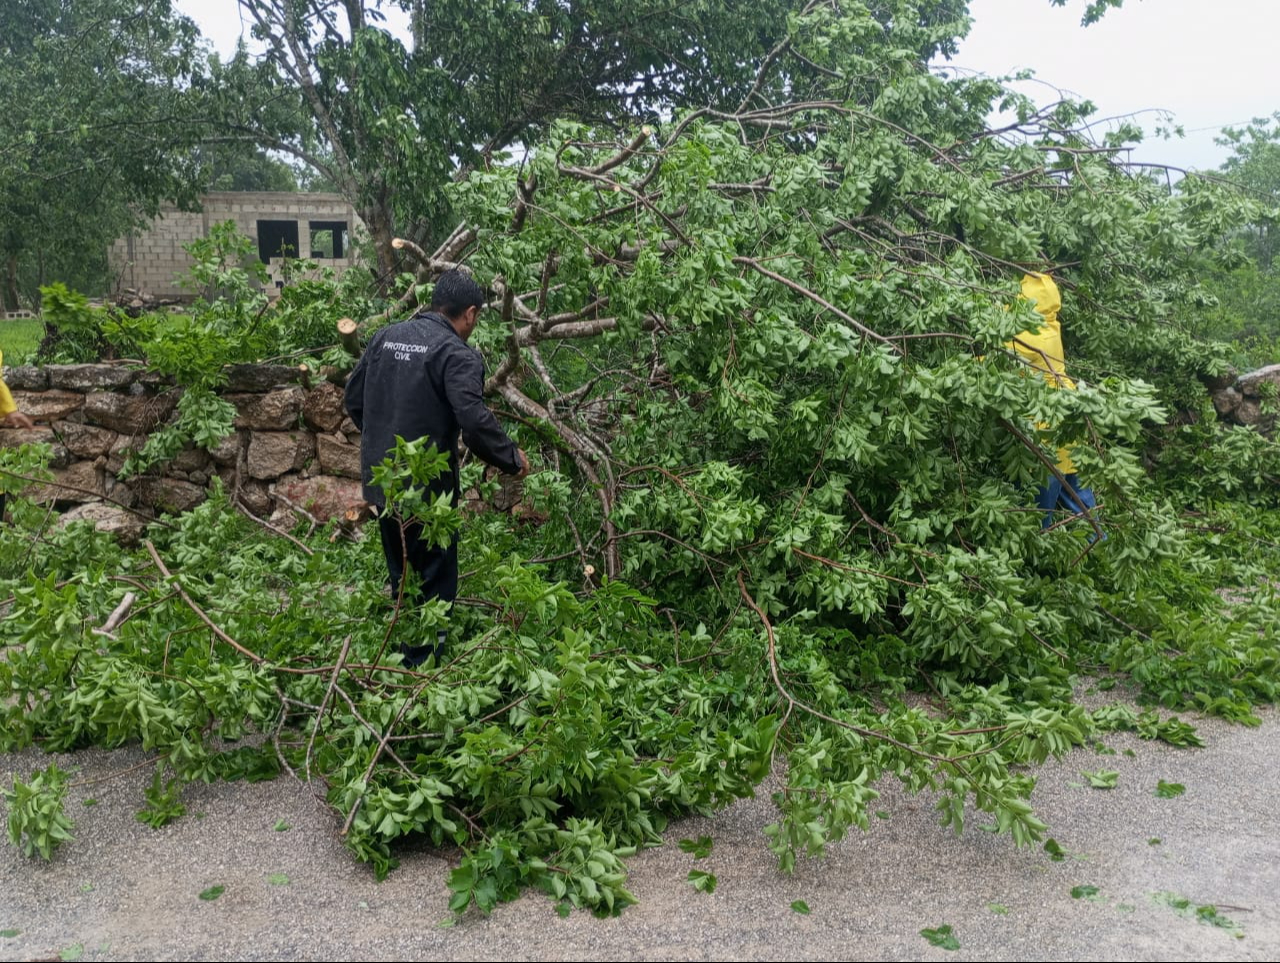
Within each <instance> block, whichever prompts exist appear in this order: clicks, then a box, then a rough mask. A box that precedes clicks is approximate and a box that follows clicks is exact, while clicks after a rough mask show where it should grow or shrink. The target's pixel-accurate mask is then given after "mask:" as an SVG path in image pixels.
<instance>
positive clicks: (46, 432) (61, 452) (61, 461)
mask: <svg viewBox="0 0 1280 963" xmlns="http://www.w3.org/2000/svg"><path fill="white" fill-rule="evenodd" d="M23 445H50V446H52V449H53V454H52V457H51V459H50V461H49V467H50V468H66V467H67V465H69V464H70V463H71V453H70V452H69V451H67V448H66V446H65V445H63V443H62V441H61V439H59V438H58V436H57V434H56V433H55V432H54V430H53V429H52V428H0V448H20V447H21V446H23Z"/></svg>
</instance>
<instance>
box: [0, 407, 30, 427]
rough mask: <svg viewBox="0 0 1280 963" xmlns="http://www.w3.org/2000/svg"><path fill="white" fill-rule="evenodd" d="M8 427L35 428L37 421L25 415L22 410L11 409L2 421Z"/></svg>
mask: <svg viewBox="0 0 1280 963" xmlns="http://www.w3.org/2000/svg"><path fill="white" fill-rule="evenodd" d="M0 424H3V425H4V426H5V427H6V428H34V427H35V426H36V423H35V422H34V421H32V420H31V419H30V418H28V417H27V416H26V415H24V414H23V413H22V412H21V411H11V412H9V413H8V414H7V415H5V416H4V421H3V422H0Z"/></svg>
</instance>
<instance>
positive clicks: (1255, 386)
mask: <svg viewBox="0 0 1280 963" xmlns="http://www.w3.org/2000/svg"><path fill="white" fill-rule="evenodd" d="M1268 386H1269V387H1268ZM1208 387H1209V391H1210V396H1211V397H1212V398H1213V407H1214V410H1215V411H1217V413H1218V417H1219V418H1221V419H1222V420H1224V421H1229V422H1232V423H1234V424H1237V425H1255V426H1257V428H1258V429H1259V430H1260V431H1263V432H1266V433H1268V434H1270V433H1272V432H1274V431H1275V428H1276V416H1275V415H1274V414H1267V413H1266V412H1265V411H1264V410H1263V399H1264V396H1265V395H1266V394H1269V393H1272V392H1274V394H1272V397H1280V364H1271V365H1267V366H1266V367H1265V368H1259V369H1258V370H1257V371H1250V372H1249V373H1248V374H1242V375H1240V376H1239V377H1236V376H1235V375H1234V373H1233V374H1230V375H1227V376H1224V377H1223V378H1222V380H1221V381H1219V382H1217V383H1211V384H1209V385H1208Z"/></svg>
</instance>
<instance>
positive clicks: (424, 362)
mask: <svg viewBox="0 0 1280 963" xmlns="http://www.w3.org/2000/svg"><path fill="white" fill-rule="evenodd" d="M483 394H484V359H483V358H482V357H481V356H480V352H479V351H477V350H476V349H475V348H471V347H468V346H467V344H466V342H464V341H463V340H462V338H460V337H458V333H457V332H456V331H454V330H453V326H452V325H451V324H449V322H448V320H446V319H445V317H444V316H443V315H440V314H436V313H434V312H426V313H423V314H419V315H415V316H414V317H412V318H410V319H409V320H408V321H401V322H400V323H398V324H392V325H388V326H387V327H385V328H383V329H382V330H380V331H379V332H378V333H377V334H375V335H374V336H373V340H372V341H370V342H369V346H368V347H367V348H366V349H365V352H364V355H363V357H361V358H360V361H359V363H358V364H357V365H356V368H355V370H354V371H353V372H351V377H350V378H349V379H348V381H347V391H346V399H345V400H346V405H347V411H348V412H349V413H350V415H351V420H352V421H354V422H355V423H356V427H357V428H359V429H360V431H361V432H362V434H361V439H360V473H361V475H362V476H363V480H364V497H365V498H366V499H367V500H368V501H370V502H372V503H373V504H375V505H382V504H384V499H383V495H382V489H381V488H376V487H373V486H371V485H370V484H369V480H370V477H371V469H372V468H373V466H374V465H377V464H381V462H382V460H383V459H384V458H386V457H387V452H389V451H390V450H391V449H392V448H393V447H395V442H396V435H399V436H400V437H402V438H404V439H405V440H406V441H413V440H414V439H416V438H422V437H427V438H430V439H431V440H432V441H433V442H434V443H435V446H436V447H437V448H438V449H440V450H441V451H447V452H448V453H449V467H450V469H451V475H452V477H450V476H447V475H446V476H443V477H442V478H440V480H439V481H438V482H437V483H436V484H435V485H433V486H432V488H433V489H434V490H437V491H452V492H453V493H454V495H455V496H456V495H457V493H458V432H459V430H461V432H462V438H463V441H465V442H466V443H467V447H468V448H470V449H471V450H472V451H473V452H475V453H476V454H477V455H479V456H480V457H481V458H483V459H484V460H485V461H487V462H488V463H489V464H490V465H493V466H494V467H495V468H500V469H502V471H505V472H509V473H511V474H516V473H518V472H519V471H520V469H521V468H522V467H523V466H522V465H521V463H520V454H519V452H520V449H519V448H518V447H516V444H515V442H513V441H512V440H511V439H510V438H508V437H507V433H506V432H505V431H503V430H502V427H501V426H500V425H499V424H498V419H497V418H495V417H494V416H493V412H491V411H490V410H489V409H488V408H487V407H485V404H484V397H483Z"/></svg>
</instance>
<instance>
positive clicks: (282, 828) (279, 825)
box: [275, 819, 293, 833]
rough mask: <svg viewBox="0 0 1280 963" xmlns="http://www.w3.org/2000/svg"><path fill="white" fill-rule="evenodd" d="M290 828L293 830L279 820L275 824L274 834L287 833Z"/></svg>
mask: <svg viewBox="0 0 1280 963" xmlns="http://www.w3.org/2000/svg"><path fill="white" fill-rule="evenodd" d="M291 828H293V827H291V826H290V825H289V824H288V823H287V822H285V821H284V820H283V819H281V820H279V821H277V822H276V825H275V831H276V832H278V833H287V832H288V831H289V830H290V829H291Z"/></svg>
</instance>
